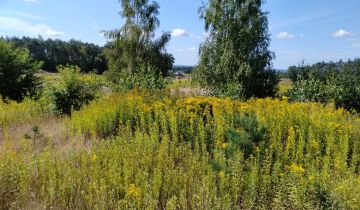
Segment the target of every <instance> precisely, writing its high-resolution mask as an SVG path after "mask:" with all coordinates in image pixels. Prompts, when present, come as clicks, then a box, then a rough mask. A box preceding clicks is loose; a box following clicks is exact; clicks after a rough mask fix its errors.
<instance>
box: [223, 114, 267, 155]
mask: <svg viewBox="0 0 360 210" xmlns="http://www.w3.org/2000/svg"><path fill="white" fill-rule="evenodd" d="M233 123H234V125H233V126H234V127H233V128H231V129H229V130H228V131H227V135H226V138H227V141H228V142H229V144H230V146H228V147H227V148H226V154H227V155H233V154H234V153H235V152H236V151H237V150H238V149H239V148H240V151H241V152H242V153H243V154H244V157H245V158H249V157H250V156H256V148H257V147H259V145H260V142H261V141H264V140H265V135H266V129H265V128H264V127H262V128H259V122H258V120H257V117H256V114H254V113H244V114H243V116H240V115H235V117H234V122H233Z"/></svg>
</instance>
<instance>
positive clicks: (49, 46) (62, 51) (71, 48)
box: [2, 37, 107, 73]
mask: <svg viewBox="0 0 360 210" xmlns="http://www.w3.org/2000/svg"><path fill="white" fill-rule="evenodd" d="M2 39H3V40H6V41H8V42H11V43H13V45H14V46H15V47H17V48H25V49H28V50H29V53H30V58H31V59H33V60H37V61H42V62H43V66H42V69H43V70H45V71H48V72H55V71H56V67H57V66H59V65H67V64H70V65H74V66H79V67H80V69H81V70H82V71H83V72H90V71H96V72H98V73H102V72H104V71H105V70H107V60H106V58H105V55H104V53H103V49H104V48H103V47H99V46H97V45H95V44H90V43H84V42H81V41H77V40H70V41H68V42H66V41H62V40H58V39H57V40H52V39H47V40H44V39H43V38H41V37H39V38H30V37H22V38H17V37H7V38H2Z"/></svg>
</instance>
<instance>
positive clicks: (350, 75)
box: [288, 58, 360, 111]
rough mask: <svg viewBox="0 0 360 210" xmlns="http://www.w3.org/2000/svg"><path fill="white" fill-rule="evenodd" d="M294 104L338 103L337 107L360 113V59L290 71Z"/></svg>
mask: <svg viewBox="0 0 360 210" xmlns="http://www.w3.org/2000/svg"><path fill="white" fill-rule="evenodd" d="M288 74H289V77H290V79H291V80H292V82H293V83H294V87H293V89H292V90H291V91H290V92H289V97H290V99H291V100H294V101H303V102H305V101H314V102H322V103H328V102H334V103H335V105H336V106H337V107H343V108H345V109H347V110H353V111H360V59H359V58H358V59H354V60H348V61H345V62H344V61H339V62H328V63H326V62H320V63H316V64H313V65H304V64H302V65H299V66H291V67H289V70H288Z"/></svg>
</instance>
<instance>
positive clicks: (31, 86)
mask: <svg viewBox="0 0 360 210" xmlns="http://www.w3.org/2000/svg"><path fill="white" fill-rule="evenodd" d="M40 67H41V63H39V62H35V61H33V60H32V59H31V58H30V55H29V51H28V50H27V49H19V48H15V47H13V46H12V45H11V44H10V43H8V42H6V41H4V40H0V96H2V98H9V99H11V100H16V101H21V100H22V99H23V98H24V97H25V96H29V95H32V94H35V92H36V88H37V87H38V85H39V80H38V78H37V77H36V75H35V73H36V72H37V70H39V69H40Z"/></svg>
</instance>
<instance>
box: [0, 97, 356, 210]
mask: <svg viewBox="0 0 360 210" xmlns="http://www.w3.org/2000/svg"><path fill="white" fill-rule="evenodd" d="M156 93H157V94H155V93H154V92H152V93H149V92H145V91H139V90H136V91H132V92H128V93H123V94H112V95H107V96H104V97H103V98H100V99H99V100H96V101H93V102H91V103H90V104H89V105H86V106H85V107H83V108H82V109H81V110H79V111H75V112H73V113H72V115H71V117H70V118H69V121H67V123H66V126H68V129H71V131H72V135H73V137H72V138H74V139H76V140H77V142H79V143H80V144H81V143H83V144H84V146H82V147H79V146H77V147H70V148H67V151H66V152H65V153H64V152H61V151H59V149H58V148H57V147H54V146H53V145H52V146H48V147H46V148H44V149H42V150H41V151H40V152H37V153H34V149H32V145H31V144H30V143H29V142H26V141H25V142H24V143H23V144H21V146H20V147H19V146H18V147H14V146H12V144H11V141H7V143H6V144H4V145H3V146H1V147H0V183H1V188H0V209H10V208H12V209H36V208H37V209H39V208H45V209H48V208H55V209H359V208H360V202H359V201H360V193H359V192H360V176H359V173H360V171H359V169H360V119H359V117H358V116H357V115H353V114H351V113H349V112H347V111H345V110H343V109H336V108H335V107H334V106H333V105H322V104H318V103H289V102H288V101H287V100H286V98H284V99H282V100H280V99H276V100H273V99H254V100H250V101H248V102H241V101H237V100H231V99H229V98H224V99H219V98H215V97H176V96H174V95H170V94H168V93H162V92H156ZM81 139H85V140H87V141H90V144H89V143H84V142H81Z"/></svg>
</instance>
